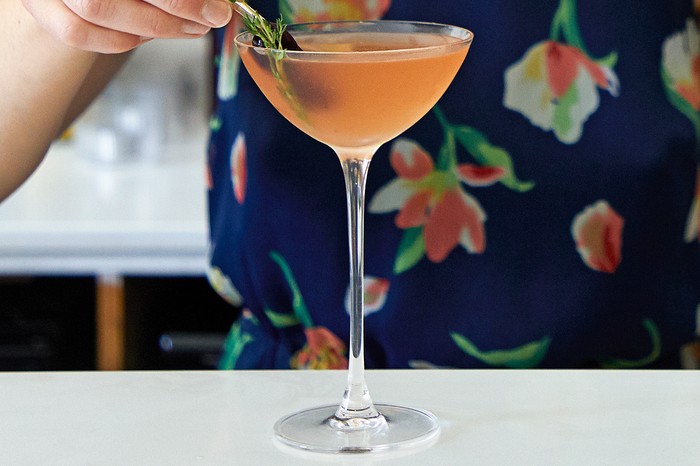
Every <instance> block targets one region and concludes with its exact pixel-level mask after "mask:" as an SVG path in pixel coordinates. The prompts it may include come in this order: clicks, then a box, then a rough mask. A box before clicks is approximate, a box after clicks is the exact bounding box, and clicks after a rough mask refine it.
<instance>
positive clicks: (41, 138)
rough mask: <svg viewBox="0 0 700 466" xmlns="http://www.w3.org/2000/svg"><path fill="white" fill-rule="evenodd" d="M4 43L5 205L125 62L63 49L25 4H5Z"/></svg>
mask: <svg viewBox="0 0 700 466" xmlns="http://www.w3.org/2000/svg"><path fill="white" fill-rule="evenodd" d="M0 43H2V44H3V45H2V53H0V83H2V85H3V89H2V91H1V92H0V200H2V199H4V198H5V197H7V196H8V195H9V194H10V193H12V191H14V190H15V189H16V188H17V187H18V186H19V185H20V184H21V183H22V182H23V181H24V180H25V179H26V178H27V177H28V176H29V175H30V174H31V172H32V171H33V170H34V169H35V168H36V166H37V165H38V164H39V162H40V161H41V160H42V158H43V156H44V154H45V153H46V151H47V150H48V147H49V145H50V144H51V142H52V141H53V140H54V139H55V137H56V136H57V134H58V133H59V132H60V131H61V129H62V128H63V127H65V125H66V124H67V123H68V122H69V119H72V118H75V117H76V116H77V114H78V113H79V112H80V111H81V110H82V109H83V108H84V107H85V106H86V105H87V104H88V103H89V101H90V100H91V98H92V97H93V96H94V95H95V94H97V93H98V92H99V90H100V89H101V88H102V87H103V86H104V84H105V83H106V82H107V80H108V78H109V75H110V74H111V73H112V72H113V71H114V70H116V68H118V65H119V64H120V63H121V62H122V61H123V60H124V58H123V57H122V56H119V55H98V54H96V53H93V52H85V51H81V50H78V49H75V48H72V47H69V46H67V45H64V44H62V43H61V42H59V41H58V40H56V39H54V38H53V37H51V36H50V35H49V34H47V33H46V32H45V31H44V30H43V29H41V28H40V27H39V26H38V25H37V23H36V22H35V20H34V18H33V17H32V16H31V15H29V14H28V13H27V12H26V10H25V9H24V7H23V6H22V4H21V2H20V0H0ZM93 75H94V76H93ZM88 76H90V78H91V79H90V80H87V79H86V78H87V77H88ZM79 94H80V97H79V98H77V97H76V96H78V95H79Z"/></svg>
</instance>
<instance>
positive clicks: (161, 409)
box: [0, 370, 700, 466]
mask: <svg viewBox="0 0 700 466" xmlns="http://www.w3.org/2000/svg"><path fill="white" fill-rule="evenodd" d="M367 380H368V383H369V386H370V391H371V392H372V395H373V398H374V399H375V401H378V402H382V401H384V402H395V403H400V404H405V405H409V406H414V407H418V408H423V409H427V410H430V411H432V412H433V413H434V414H436V415H437V416H438V417H439V418H440V421H441V424H442V429H443V431H442V434H441V436H440V438H439V440H438V442H437V443H436V444H435V445H433V446H431V447H429V448H428V449H425V450H422V451H418V452H411V454H410V455H408V456H406V455H405V454H404V455H403V456H392V454H383V455H380V456H371V454H370V455H367V454H350V455H338V456H327V455H320V454H309V453H290V452H289V451H288V450H286V449H285V448H283V447H281V446H278V445H277V444H276V443H275V442H273V439H272V425H273V424H274V422H275V421H276V420H277V419H278V418H279V417H281V416H283V415H285V414H287V413H289V412H291V411H296V410H299V409H303V408H308V407H311V406H315V405H318V404H328V403H335V402H337V401H339V399H340V396H341V395H342V389H343V387H344V381H345V372H343V371H318V372H294V371H260V372H247V371H240V372H216V371H214V372H85V373H15V374H8V373H6V374H0V419H1V420H2V422H0V464H4V465H5V464H6V465H18V466H19V465H31V466H35V465H105V466H106V465H130V466H134V465H149V466H157V465H169V466H171V465H234V464H235V465H238V464H241V465H248V464H250V465H268V464H270V465H277V464H284V465H285V466H287V465H297V464H298V465H302V464H352V465H354V464H381V465H384V464H397V465H398V464H401V465H413V464H415V465H421V466H423V465H434V464H435V465H453V464H460V465H469V464H474V465H492V464H494V465H503V464H526V465H529V464H537V465H543V464H546V465H549V464H552V465H602V464H605V465H616V466H618V465H635V466H638V465H662V464H663V465H691V464H692V465H697V464H698V462H699V461H700V460H699V459H700V374H699V373H698V372H691V371H688V372H681V371H656V372H654V371H624V372H623V371H563V370H562V371H543V370H530V371H506V370H491V371H476V370H473V371H466V370H462V371H457V370H445V371H440V370H425V371H421V370H405V371H369V372H368V374H367ZM394 455H396V454H394Z"/></svg>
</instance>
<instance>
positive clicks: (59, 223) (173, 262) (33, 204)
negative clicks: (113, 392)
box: [0, 127, 207, 369]
mask: <svg viewBox="0 0 700 466" xmlns="http://www.w3.org/2000/svg"><path fill="white" fill-rule="evenodd" d="M206 138H207V129H206V127H202V128H201V129H197V130H193V131H192V135H191V136H190V137H187V138H179V139H178V141H177V143H166V144H165V145H164V147H163V152H162V156H161V157H159V159H158V160H157V161H150V160H148V161H139V160H127V161H119V162H113V163H105V162H100V161H97V160H91V159H90V158H88V157H85V156H84V155H83V154H80V153H78V151H77V150H76V147H75V146H74V145H73V144H72V143H70V142H60V143H56V144H54V146H53V147H52V148H51V150H50V151H49V153H48V154H47V156H46V158H45V160H44V161H43V163H42V164H41V166H40V167H39V169H38V170H37V171H36V172H35V173H34V174H33V175H32V176H31V177H30V179H29V180H27V182H26V183H25V184H24V185H23V186H22V187H21V188H20V189H19V190H18V191H17V192H15V193H14V194H13V195H12V196H11V197H10V198H8V199H7V200H6V201H4V202H3V203H0V275H6V276H7V275H94V276H96V277H97V283H98V285H97V286H98V289H97V292H98V296H97V305H96V308H97V309H96V312H97V315H96V318H97V367H98V368H100V369H120V368H122V367H123V361H124V347H123V346H124V343H123V341H124V328H123V327H124V309H123V287H122V280H121V277H123V276H125V275H158V276H164V275H178V276H181V275H192V276H203V275H204V274H205V271H206V261H207V221H206V219H207V214H206V208H205V205H206V202H205V201H206V197H205V196H206V187H205V163H206Z"/></svg>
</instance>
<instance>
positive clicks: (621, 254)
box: [208, 0, 700, 369]
mask: <svg viewBox="0 0 700 466" xmlns="http://www.w3.org/2000/svg"><path fill="white" fill-rule="evenodd" d="M430 3H431V6H430V8H429V9H426V8H425V6H424V4H425V2H422V1H413V0H401V1H391V0H372V1H370V0H280V1H279V2H262V1H260V2H251V4H252V5H253V6H254V7H256V8H258V9H259V10H260V11H261V12H262V13H263V14H264V15H265V16H267V17H268V18H274V17H277V16H278V15H279V14H281V15H282V16H283V17H284V19H285V20H286V21H287V22H303V21H313V20H329V19H358V18H362V19H377V18H384V19H401V20H424V21H436V22H443V23H451V24H456V25H460V26H464V27H467V28H469V29H471V30H473V31H474V33H475V36H476V38H475V41H474V44H473V46H472V48H471V51H470V52H469V55H468V57H467V60H466V62H465V64H464V66H463V67H462V69H461V71H460V73H459V74H458V76H457V78H456V79H455V81H454V82H453V84H452V86H451V87H450V88H449V90H448V91H447V92H446V94H445V95H444V97H443V98H442V100H441V101H440V102H439V103H438V104H437V105H436V107H435V108H434V109H433V110H432V111H431V112H430V113H428V114H427V115H426V116H425V117H424V118H423V119H422V120H421V121H420V122H418V123H417V124H416V125H415V126H414V127H413V128H411V129H410V130H408V131H407V132H406V133H405V134H403V135H401V136H400V137H399V138H397V139H396V140H393V141H391V142H389V143H387V144H385V145H384V146H383V147H382V148H381V149H380V151H379V153H378V154H377V155H376V156H375V158H374V160H373V161H372V164H371V167H370V170H369V180H368V187H367V214H366V253H365V255H366V265H365V273H366V277H365V281H366V288H367V289H366V296H365V301H366V324H365V338H366V340H365V352H366V360H367V367H370V368H373V367H392V368H407V367H464V368H467V367H509V368H530V367H573V368H582V367H615V368H638V367H680V366H690V367H692V366H694V365H695V364H697V360H698V358H697V354H698V349H697V348H698V345H697V344H696V343H694V342H695V341H696V340H697V338H698V326H699V324H698V321H699V320H700V317H699V312H698V307H699V305H700V263H699V259H700V255H699V252H700V251H699V248H700V244H699V241H698V239H699V232H698V230H699V228H698V226H699V224H700V183H698V181H697V180H698V178H700V177H699V176H698V173H699V171H698V162H699V160H700V159H699V157H698V155H699V154H700V150H699V147H700V113H698V111H699V110H700V36H699V34H698V28H697V26H696V23H695V20H694V14H693V2H692V0H667V1H656V2H638V1H636V0H620V1H616V2H610V1H607V0H589V1H587V2H579V3H578V4H577V2H576V1H575V0H543V1H539V2H522V1H519V0H489V1H484V0H462V1H460V2H455V1H453V0H434V1H432V2H430ZM240 27H241V25H240V23H239V22H238V21H234V22H233V23H231V24H230V25H229V26H228V27H227V28H226V29H225V30H223V31H220V32H219V35H218V37H217V39H218V43H219V53H218V54H217V71H218V72H217V83H216V90H217V97H218V102H217V106H216V109H215V113H214V115H213V116H212V120H211V128H212V137H211V144H210V147H209V154H208V174H209V179H208V183H209V213H210V220H211V243H210V263H211V267H210V270H209V279H210V282H211V283H212V285H213V286H214V288H215V289H216V290H217V291H218V292H219V293H220V294H221V295H222V296H224V298H225V299H227V300H228V301H230V302H231V303H232V305H234V306H236V307H237V308H239V309H242V312H241V314H240V318H238V319H237V320H236V322H235V323H234V324H233V326H232V328H231V331H230V334H229V338H228V340H227V344H226V351H225V354H224V356H223V358H222V360H221V367H222V368H243V369H248V368H343V367H345V365H346V364H347V359H346V357H347V346H346V345H347V343H346V342H347V338H348V332H349V328H348V327H349V325H348V322H349V317H348V313H347V290H348V258H347V254H348V253H347V237H346V235H347V233H346V212H345V194H344V185H343V178H342V171H341V168H340V164H339V162H338V160H337V158H336V157H335V156H334V154H333V153H332V152H331V150H330V149H329V148H327V147H326V146H324V145H323V144H321V143H318V142H316V141H314V140H312V139H310V138H309V137H308V136H306V135H304V134H303V133H301V132H300V131H299V130H297V129H296V128H294V127H293V126H292V125H291V124H289V123H288V122H287V121H286V120H284V119H283V118H282V117H281V116H279V115H278V114H277V112H276V111H275V110H274V109H273V108H272V106H271V105H270V104H269V103H268V102H267V101H266V100H265V98H264V97H263V96H262V94H261V93H260V91H259V90H258V89H257V87H256V86H255V84H254V83H253V82H252V80H251V79H250V77H249V76H248V75H247V73H246V71H245V69H244V68H243V66H242V65H241V64H240V60H239V58H238V56H237V53H236V50H235V47H234V46H233V37H234V35H235V34H236V32H237V31H238V30H239V29H240Z"/></svg>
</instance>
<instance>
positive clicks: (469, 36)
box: [234, 19, 474, 57]
mask: <svg viewBox="0 0 700 466" xmlns="http://www.w3.org/2000/svg"><path fill="white" fill-rule="evenodd" d="M324 24H325V25H332V24H337V25H351V24H357V25H362V24H365V25H373V24H387V25H393V26H400V25H406V26H421V27H431V28H436V29H452V30H456V31H461V33H462V34H463V35H464V38H460V37H459V36H452V37H454V38H455V39H457V40H456V41H454V42H449V43H446V44H438V45H434V44H433V45H423V46H421V45H419V46H416V47H410V48H396V49H389V50H363V51H347V50H344V51H340V50H333V51H321V50H286V49H282V50H280V49H269V48H266V47H257V46H254V45H253V44H251V43H249V42H244V41H243V39H242V37H244V36H252V33H251V32H248V31H242V32H239V33H238V34H236V36H235V37H234V43H235V45H236V46H238V47H245V48H248V49H253V50H256V49H257V50H269V51H270V52H273V53H284V54H287V55H290V56H291V57H294V56H299V57H301V56H309V57H310V56H335V57H341V56H348V55H356V54H363V55H364V56H367V55H372V56H375V55H386V54H396V53H402V52H403V53H406V52H414V53H415V52H416V51H429V50H435V49H441V48H449V47H456V46H464V45H467V44H470V43H471V42H472V41H473V40H474V33H473V32H472V31H471V30H469V29H467V28H464V27H461V26H455V25H452V24H443V23H437V22H429V21H407V20H387V19H379V20H337V21H314V22H304V23H291V24H288V25H287V29H288V30H289V29H291V30H292V31H293V30H294V29H295V28H302V27H308V26H323V25H324ZM251 39H252V37H251Z"/></svg>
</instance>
